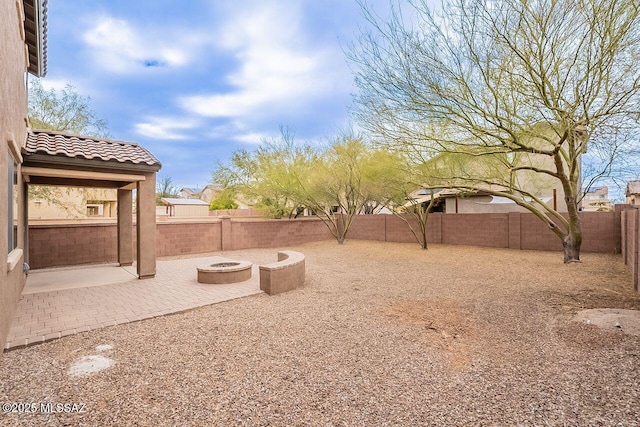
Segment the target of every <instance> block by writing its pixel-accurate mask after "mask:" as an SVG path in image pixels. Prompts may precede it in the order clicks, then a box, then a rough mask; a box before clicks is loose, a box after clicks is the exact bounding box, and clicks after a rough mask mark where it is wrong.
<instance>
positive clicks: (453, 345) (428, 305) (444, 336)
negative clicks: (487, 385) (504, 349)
mask: <svg viewBox="0 0 640 427" xmlns="http://www.w3.org/2000/svg"><path fill="white" fill-rule="evenodd" d="M383 313H384V314H385V315H386V316H390V317H394V318H396V319H397V320H398V321H399V322H402V323H406V324H409V325H414V326H417V327H422V328H424V331H425V338H427V342H428V343H429V344H431V345H432V346H433V347H435V348H436V349H438V350H440V351H442V352H444V353H445V356H446V357H447V360H448V363H449V367H450V368H451V369H453V370H455V371H461V370H464V369H466V368H467V367H469V365H470V364H471V362H472V354H471V352H470V350H469V347H468V343H469V342H471V341H475V340H476V339H477V337H478V326H477V324H478V323H477V319H476V317H475V316H474V315H473V313H471V312H470V311H469V310H467V309H465V308H464V307H463V306H462V305H461V304H460V303H459V302H457V301H451V300H446V299H438V300H420V301H403V302H398V303H395V304H393V305H391V306H389V307H387V308H385V309H383Z"/></svg>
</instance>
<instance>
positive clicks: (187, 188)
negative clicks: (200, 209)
mask: <svg viewBox="0 0 640 427" xmlns="http://www.w3.org/2000/svg"><path fill="white" fill-rule="evenodd" d="M180 191H186V192H188V193H191V194H195V193H197V192H198V190H196V189H195V188H189V187H184V188H181V189H180Z"/></svg>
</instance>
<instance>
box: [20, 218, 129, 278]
mask: <svg viewBox="0 0 640 427" xmlns="http://www.w3.org/2000/svg"><path fill="white" fill-rule="evenodd" d="M134 235H135V234H134ZM117 245H118V236H117V229H116V226H115V225H114V224H92V225H86V224H80V225H64V226H49V225H46V226H41V225H36V226H30V227H29V266H30V267H31V268H47V267H60V266H67V265H76V264H96V263H104V262H116V261H117V256H118V254H117V250H118V249H117V248H118V246H117Z"/></svg>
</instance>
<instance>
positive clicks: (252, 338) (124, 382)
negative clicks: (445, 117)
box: [0, 241, 640, 426]
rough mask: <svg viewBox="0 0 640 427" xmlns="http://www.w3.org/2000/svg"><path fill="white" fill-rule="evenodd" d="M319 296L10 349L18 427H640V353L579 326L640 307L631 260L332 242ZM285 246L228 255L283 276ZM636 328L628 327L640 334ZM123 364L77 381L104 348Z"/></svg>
mask: <svg viewBox="0 0 640 427" xmlns="http://www.w3.org/2000/svg"><path fill="white" fill-rule="evenodd" d="M287 249H291V250H296V251H300V252H303V253H304V254H305V256H306V261H307V265H306V267H307V281H306V283H305V284H304V286H302V287H300V288H298V289H297V290H295V291H291V292H287V293H283V294H278V295H275V296H271V297H270V296H267V295H264V294H262V295H256V296H251V297H247V298H242V299H236V300H233V301H228V302H225V303H221V304H216V305H211V306H207V307H202V308H199V309H196V310H192V311H189V312H185V313H181V314H175V315H170V316H164V317H158V318H154V319H150V320H144V321H140V322H136V323H129V324H123V325H118V326H114V327H110V328H104V329H100V330H95V331H91V332H85V333H82V334H78V335H71V336H67V337H64V338H62V339H58V340H55V341H51V342H47V343H44V344H40V345H37V346H33V347H28V348H24V349H17V350H12V351H9V352H6V353H5V354H4V356H3V359H2V360H1V361H0V401H1V402H41V401H55V402H63V403H67V402H68V403H79V402H83V403H85V404H86V411H85V412H84V413H82V414H72V413H58V414H48V415H46V414H16V413H9V414H0V424H6V425H27V426H42V425H81V426H95V425H100V426H109V425H118V426H120V425H138V426H160V425H180V426H182V425H193V426H203V425H219V426H233V425H244V426H267V425H268V426H303V425H308V426H316V425H323V426H347V425H348V426H378V425H400V426H417V425H429V426H431V425H434V426H435V425H437V426H440V425H446V426H468V425H488V426H503V425H522V426H538V425H540V426H544V425H552V426H553V425H559V426H565V425H569V426H591V425H599V426H618V425H619V426H634V425H640V410H639V404H638V402H640V387H638V384H640V369H639V367H640V339H638V337H636V336H633V335H629V334H627V333H623V332H622V331H612V330H605V329H601V328H597V327H594V326H593V325H587V324H586V323H584V322H579V321H574V320H573V319H574V318H575V316H576V315H577V313H579V312H581V311H582V310H586V309H596V308H614V309H625V310H639V309H640V295H638V293H636V292H635V291H633V286H632V283H631V281H630V276H629V274H628V272H627V271H626V269H625V266H624V265H623V263H622V260H621V259H620V257H619V256H615V255H604V254H584V255H583V256H582V258H583V261H584V262H583V263H580V264H577V263H576V264H573V265H568V266H567V265H564V264H563V262H562V254H561V253H559V252H534V251H514V250H507V249H493V248H474V247H464V246H447V245H432V246H431V247H430V248H429V250H427V251H423V250H421V249H420V248H419V247H418V245H413V244H393V243H379V242H367V241H348V242H346V243H345V244H344V245H342V246H340V245H337V244H336V243H335V242H318V243H312V244H306V245H303V246H300V247H294V248H287ZM273 252H274V249H266V250H263V249H255V250H253V249H252V250H243V251H234V252H225V253H218V254H212V255H220V256H225V257H229V258H233V259H251V260H255V261H254V262H256V263H258V264H261V263H268V262H270V261H271V260H272V257H273ZM623 326H624V325H623ZM105 343H110V344H111V345H113V349H112V350H110V351H109V352H108V353H106V352H105V353H102V355H103V356H106V355H108V356H109V358H111V359H113V360H115V361H116V362H117V363H116V364H114V365H113V366H111V367H110V368H109V369H106V370H104V371H100V372H98V373H96V374H93V375H88V376H85V377H69V376H68V375H67V370H68V367H69V366H70V365H71V364H72V363H74V362H75V361H76V360H78V358H79V357H81V356H83V355H91V354H96V346H98V345H102V344H105Z"/></svg>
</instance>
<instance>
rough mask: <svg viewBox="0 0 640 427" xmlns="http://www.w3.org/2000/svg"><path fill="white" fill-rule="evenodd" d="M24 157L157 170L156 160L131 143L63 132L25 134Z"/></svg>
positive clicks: (46, 131) (44, 131) (142, 148)
mask: <svg viewBox="0 0 640 427" xmlns="http://www.w3.org/2000/svg"><path fill="white" fill-rule="evenodd" d="M24 154H25V156H26V157H27V158H28V157H29V155H33V154H45V155H51V156H62V157H68V158H82V159H87V160H103V161H105V162H117V163H131V164H134V165H148V166H161V164H160V162H159V161H158V159H156V158H155V157H154V156H153V154H151V153H150V152H149V151H147V150H146V149H145V148H144V147H141V146H139V145H138V144H134V143H132V142H123V141H112V140H109V139H104V138H97V137H91V136H79V135H71V134H67V133H64V132H54V131H48V130H33V131H30V132H29V133H28V134H27V143H26V146H25V147H24Z"/></svg>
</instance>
